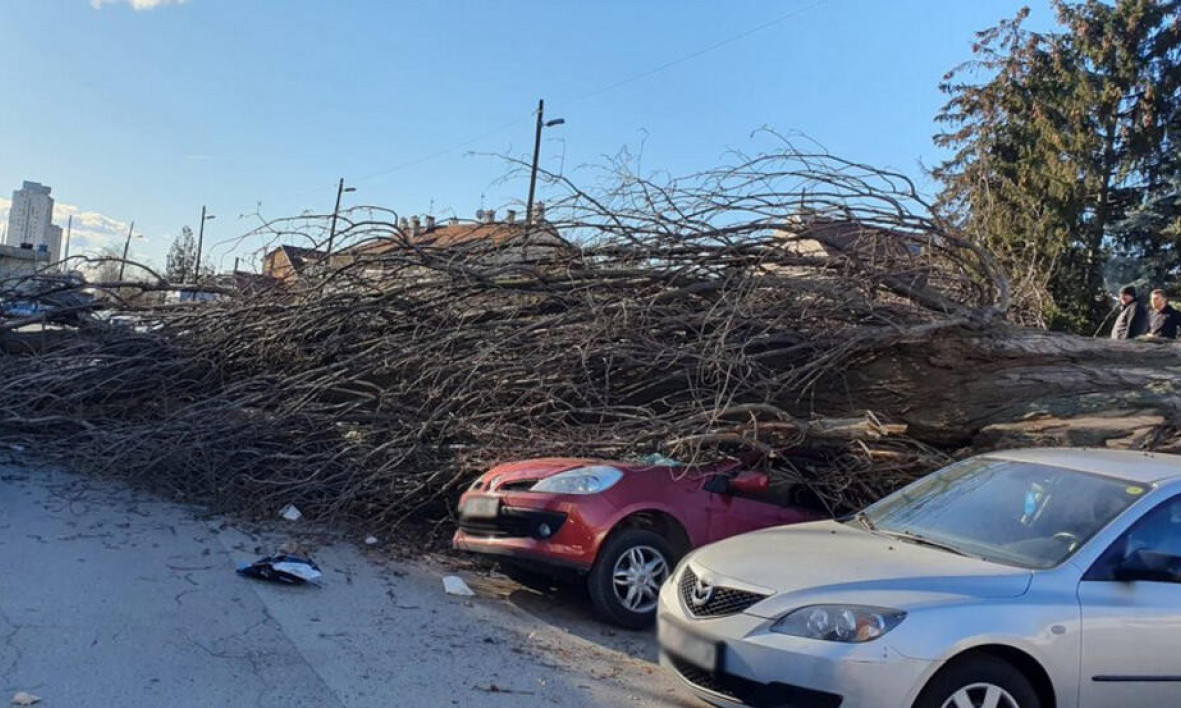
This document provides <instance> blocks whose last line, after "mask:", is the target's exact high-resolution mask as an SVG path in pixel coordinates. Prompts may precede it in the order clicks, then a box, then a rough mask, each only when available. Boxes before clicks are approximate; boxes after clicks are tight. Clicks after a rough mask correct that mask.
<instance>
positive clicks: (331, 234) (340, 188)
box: [328, 177, 357, 258]
mask: <svg viewBox="0 0 1181 708" xmlns="http://www.w3.org/2000/svg"><path fill="white" fill-rule="evenodd" d="M355 191H357V188H356V187H346V186H344V177H341V178H340V184H338V185H336V206H335V207H333V208H332V226H330V227H329V228H328V257H329V258H331V257H332V241H333V239H335V238H336V217H337V216H339V215H340V198H341V196H343V195H344V193H345V192H355Z"/></svg>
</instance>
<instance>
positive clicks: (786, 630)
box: [771, 605, 906, 644]
mask: <svg viewBox="0 0 1181 708" xmlns="http://www.w3.org/2000/svg"><path fill="white" fill-rule="evenodd" d="M905 618H906V613H905V612H903V611H902V610H892V609H889V608H886V607H865V606H862V605H811V606H809V607H801V608H800V609H798V610H793V611H792V612H789V613H787V614H786V615H784V616H783V617H781V618H780V619H779V621H778V622H776V623H775V624H773V625H771V631H772V632H778V633H779V634H790V635H792V636H794V637H806V638H808V639H823V640H824V641H827V642H847V643H853V644H856V643H859V642H871V641H873V640H875V639H877V638H878V637H880V636H882V635H883V634H885V633H886V632H889V631H890V630H891V629H894V628H895V627H897V626H898V623H899V622H901V621H902V620H903V619H905Z"/></svg>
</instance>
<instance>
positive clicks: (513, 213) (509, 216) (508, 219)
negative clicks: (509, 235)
mask: <svg viewBox="0 0 1181 708" xmlns="http://www.w3.org/2000/svg"><path fill="white" fill-rule="evenodd" d="M504 223H506V224H515V223H517V210H516V209H509V210H508V211H506V212H504Z"/></svg>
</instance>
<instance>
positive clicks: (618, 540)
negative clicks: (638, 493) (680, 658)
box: [586, 529, 676, 629]
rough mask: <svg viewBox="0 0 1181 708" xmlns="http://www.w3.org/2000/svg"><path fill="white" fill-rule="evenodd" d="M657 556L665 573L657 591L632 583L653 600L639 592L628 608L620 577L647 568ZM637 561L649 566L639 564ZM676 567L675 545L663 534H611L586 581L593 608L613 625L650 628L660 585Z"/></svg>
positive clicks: (637, 531) (639, 531)
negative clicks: (638, 568)
mask: <svg viewBox="0 0 1181 708" xmlns="http://www.w3.org/2000/svg"><path fill="white" fill-rule="evenodd" d="M657 556H659V558H660V561H661V562H662V563H663V566H661V567H662V568H663V571H662V573H661V577H660V578H659V580H658V581H657V582H656V589H655V591H652V590H651V583H645V582H642V581H640V582H638V583H633V585H636V587H637V588H639V587H645V588H647V591H648V592H651V596H650V597H649V596H648V594H647V593H646V592H637V597H636V599H635V600H633V601H632V604H631V605H630V606H629V604H628V599H629V597H631V595H629V594H628V592H627V589H626V588H628V587H629V584H628V583H627V582H625V581H621V582H620V583H617V582H616V575H617V573H619V572H620V571H621V570H630V569H631V568H634V567H640V566H644V565H647V564H648V563H651V562H653V561H655V560H656V558H657ZM637 560H643V561H646V562H642V563H639V564H637ZM675 565H676V555H675V554H674V553H673V549H672V545H671V544H670V543H669V542H668V541H667V540H666V539H665V538H664V537H663V536H661V535H660V534H657V533H653V532H652V531H646V530H644V529H623V530H621V531H617V532H615V533H612V534H611V536H609V537H608V538H607V541H606V543H604V544H603V547H602V548H601V549H599V556H598V558H596V559H595V564H594V565H593V566H591V570H590V573H589V574H588V575H587V578H586V589H587V593H588V594H589V595H590V600H591V604H592V605H593V606H594V608H595V611H596V612H597V613H598V615H599V616H600V617H602V618H603V619H604V620H606V621H608V622H611V623H612V624H616V625H618V626H620V627H624V628H627V629H643V628H645V627H649V626H651V625H652V623H653V622H654V621H655V619H656V599H657V598H656V593H658V592H659V587H660V583H662V582H663V581H664V580H667V579H668V577H669V575H671V574H672V571H673V566H675ZM650 575H652V574H650Z"/></svg>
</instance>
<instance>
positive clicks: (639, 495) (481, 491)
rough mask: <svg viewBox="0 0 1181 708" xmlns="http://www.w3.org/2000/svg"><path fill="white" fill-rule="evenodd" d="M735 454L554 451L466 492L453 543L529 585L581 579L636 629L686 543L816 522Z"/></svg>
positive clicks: (505, 468) (608, 614)
mask: <svg viewBox="0 0 1181 708" xmlns="http://www.w3.org/2000/svg"><path fill="white" fill-rule="evenodd" d="M748 466H749V465H748V464H747V463H744V462H737V461H728V462H722V463H718V464H713V465H708V466H700V467H682V466H678V465H677V464H676V463H674V462H672V461H671V460H661V461H659V462H658V463H656V464H649V463H646V462H616V461H607V460H594V459H573V458H549V459H537V460H524V461H521V462H510V463H507V464H503V465H499V466H497V467H494V468H493V469H491V470H489V471H488V472H486V473H484V474H483V475H482V476H480V478H479V479H477V480H476V481H475V482H474V483H473V484H472V485H471V487H470V488H469V489H468V490H467V491H466V492H465V493H464V494H463V496H462V497H460V501H459V530H458V531H456V532H455V537H454V539H453V541H452V543H453V545H454V546H455V547H456V548H459V549H462V550H465V551H474V552H476V553H483V554H487V555H491V556H496V557H498V558H499V559H500V560H501V561H503V562H504V566H505V568H506V571H507V572H508V573H509V574H510V575H512V576H513V577H515V578H518V579H520V580H522V581H523V582H525V583H526V584H530V585H533V584H536V583H535V582H530V581H531V580H532V581H536V579H538V578H548V579H569V578H578V579H581V580H583V581H584V582H585V583H586V587H587V590H588V592H589V594H590V598H591V601H592V603H593V604H594V606H595V609H596V610H597V611H598V613H599V614H600V615H601V616H602V617H603V618H604V619H606V620H608V621H611V622H614V623H615V624H618V625H621V626H624V627H630V628H639V627H643V626H646V625H648V624H650V623H651V622H652V621H653V619H654V617H655V613H656V597H657V592H658V590H659V589H660V585H661V583H663V582H664V580H665V579H666V578H668V576H669V575H670V573H671V572H672V569H673V567H674V566H675V565H676V563H677V561H678V560H679V559H680V557H681V556H682V555H684V554H685V553H686V552H688V551H689V550H691V549H693V548H696V547H698V546H702V545H704V544H707V543H712V542H714V541H719V540H721V539H723V538H727V537H729V536H734V535H736V534H740V533H745V532H747V531H753V530H755V529H761V528H765V527H768V526H779V525H783V524H793V523H799V522H802V521H810V520H813V519H816V518H819V517H820V515H819V514H817V513H816V512H814V511H811V510H809V509H806V508H803V507H800V506H796V505H793V504H790V503H786V502H777V501H776V500H775V499H774V497H776V496H777V495H775V494H773V493H771V491H770V490H769V488H768V487H769V485H768V478H767V475H765V474H763V473H761V472H755V471H751V470H749V469H748Z"/></svg>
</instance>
